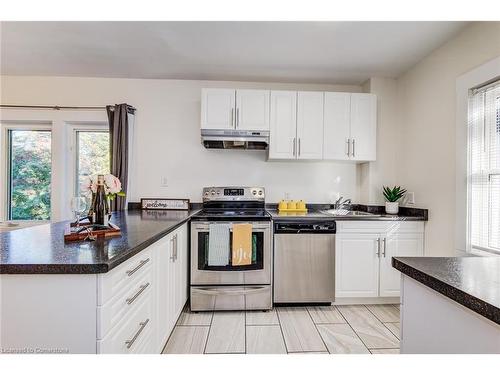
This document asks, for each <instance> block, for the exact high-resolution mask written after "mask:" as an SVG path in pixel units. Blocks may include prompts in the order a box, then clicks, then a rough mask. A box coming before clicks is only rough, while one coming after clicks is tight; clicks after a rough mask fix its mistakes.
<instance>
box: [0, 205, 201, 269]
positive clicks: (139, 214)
mask: <svg viewBox="0 0 500 375" xmlns="http://www.w3.org/2000/svg"><path fill="white" fill-rule="evenodd" d="M197 211H198V210H192V211H153V210H145V211H139V210H131V211H121V212H117V213H113V217H112V219H111V221H112V222H113V223H115V224H116V225H118V226H119V227H120V229H121V231H122V235H121V237H113V238H108V239H98V240H96V241H93V242H89V241H85V242H84V241H80V242H67V243H65V242H64V237H63V235H64V229H65V227H66V226H67V225H68V223H69V221H61V222H57V223H52V224H45V225H38V226H34V227H29V228H24V229H18V230H13V231H10V232H5V233H0V273H1V274H14V273H15V274H37V273H47V274H58V273H59V274H60V273H63V274H66V273H67V274H86V273H103V272H107V271H109V270H111V269H112V268H114V267H116V266H117V265H119V264H120V263H122V262H124V261H125V260H127V259H129V258H130V257H132V256H133V255H135V254H137V253H138V252H140V251H141V250H143V249H145V248H146V247H148V246H149V245H151V244H152V243H154V242H156V241H158V240H159V239H160V238H162V237H163V236H165V235H167V234H168V233H170V232H171V231H173V230H174V229H176V228H177V227H179V226H180V225H181V224H183V223H185V222H186V221H188V220H189V218H190V217H191V216H192V215H193V214H194V213H196V212H197Z"/></svg>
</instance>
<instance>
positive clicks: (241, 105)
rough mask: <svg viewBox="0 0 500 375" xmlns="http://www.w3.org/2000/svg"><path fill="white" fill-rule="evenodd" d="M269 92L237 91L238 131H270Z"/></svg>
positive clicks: (236, 125)
mask: <svg viewBox="0 0 500 375" xmlns="http://www.w3.org/2000/svg"><path fill="white" fill-rule="evenodd" d="M269 94H270V91H269V90H237V91H236V124H235V127H236V129H240V130H269Z"/></svg>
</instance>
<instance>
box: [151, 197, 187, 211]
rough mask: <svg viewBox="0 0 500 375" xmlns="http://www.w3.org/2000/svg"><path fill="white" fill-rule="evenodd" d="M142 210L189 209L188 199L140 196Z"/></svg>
mask: <svg viewBox="0 0 500 375" xmlns="http://www.w3.org/2000/svg"><path fill="white" fill-rule="evenodd" d="M141 209H143V210H189V199H170V198H142V199H141Z"/></svg>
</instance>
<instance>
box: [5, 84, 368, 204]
mask: <svg viewBox="0 0 500 375" xmlns="http://www.w3.org/2000/svg"><path fill="white" fill-rule="evenodd" d="M203 87H241V88H272V89H286V90H290V89H291V90H295V89H297V90H321V91H350V92H359V91H361V87H359V86H345V85H304V84H272V83H271V84H270V83H248V82H214V81H181V80H145V79H108V78H74V77H73V78H71V77H25V76H23V77H20V76H19V77H18V76H3V77H1V90H2V91H1V103H2V104H30V105H63V106H64V105H71V106H79V105H80V106H102V105H106V104H115V103H122V102H127V103H129V104H132V105H134V106H135V107H136V108H137V109H138V111H137V115H136V123H135V126H136V127H135V129H136V137H137V138H136V141H137V143H136V144H137V153H136V160H135V162H136V165H137V173H136V175H135V176H131V178H133V179H134V182H135V184H136V185H135V187H134V189H133V190H132V192H130V194H129V197H130V199H131V200H137V199H139V198H141V197H171V198H184V197H187V198H189V199H191V200H192V201H200V198H201V189H202V187H203V186H211V185H262V186H264V187H266V189H267V201H269V202H276V201H278V200H279V199H282V198H284V194H285V192H288V193H290V196H291V198H293V199H305V200H306V201H309V202H320V203H321V202H325V203H326V202H329V201H330V200H331V199H332V197H334V196H335V195H336V193H340V194H341V195H344V196H347V197H351V198H353V200H356V199H357V196H356V192H357V189H356V185H357V182H356V177H357V175H356V165H355V164H353V163H348V162H346V163H341V162H338V163H335V162H267V161H266V152H263V151H260V152H259V151H235V150H206V149H205V148H204V147H203V146H202V145H201V143H200V130H199V127H200V90H201V88H203ZM163 176H165V177H166V178H167V180H168V187H161V186H160V182H161V178H162V177H163Z"/></svg>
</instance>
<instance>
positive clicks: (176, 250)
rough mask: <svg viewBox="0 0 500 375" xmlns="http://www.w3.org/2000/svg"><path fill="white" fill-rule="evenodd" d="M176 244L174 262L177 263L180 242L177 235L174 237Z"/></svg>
mask: <svg viewBox="0 0 500 375" xmlns="http://www.w3.org/2000/svg"><path fill="white" fill-rule="evenodd" d="M174 243H175V246H174V262H176V261H177V253H178V250H179V248H178V241H177V234H176V235H175V236H174Z"/></svg>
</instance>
